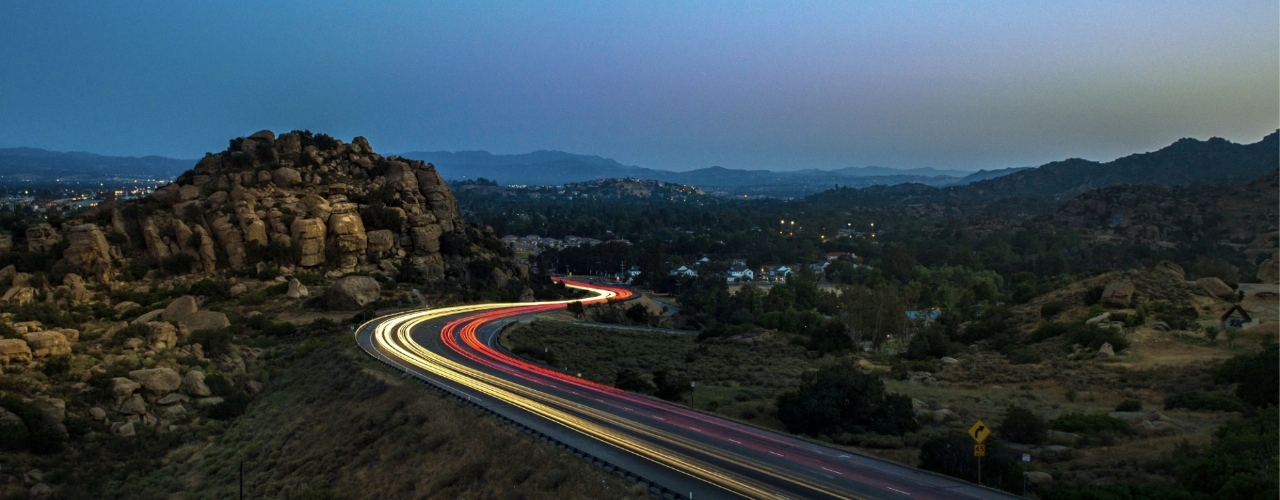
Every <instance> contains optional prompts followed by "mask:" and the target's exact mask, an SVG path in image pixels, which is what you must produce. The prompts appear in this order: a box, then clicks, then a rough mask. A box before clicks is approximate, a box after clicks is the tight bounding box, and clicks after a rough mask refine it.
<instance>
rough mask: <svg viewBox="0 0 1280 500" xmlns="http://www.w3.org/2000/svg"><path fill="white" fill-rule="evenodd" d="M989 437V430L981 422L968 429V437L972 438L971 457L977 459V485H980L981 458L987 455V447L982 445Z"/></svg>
mask: <svg viewBox="0 0 1280 500" xmlns="http://www.w3.org/2000/svg"><path fill="white" fill-rule="evenodd" d="M990 435H991V428H990V427H987V424H984V423H982V421H981V420H979V421H977V422H974V423H973V425H972V426H970V427H969V437H971V438H973V442H974V445H973V456H974V457H976V458H977V459H978V484H982V457H984V456H986V455H987V445H985V444H982V442H983V441H986V440H987V436H990Z"/></svg>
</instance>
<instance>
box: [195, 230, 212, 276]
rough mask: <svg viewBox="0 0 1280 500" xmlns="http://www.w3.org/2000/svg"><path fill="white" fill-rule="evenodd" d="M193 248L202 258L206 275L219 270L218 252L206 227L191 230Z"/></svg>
mask: <svg viewBox="0 0 1280 500" xmlns="http://www.w3.org/2000/svg"><path fill="white" fill-rule="evenodd" d="M191 241H192V243H191V244H192V246H193V247H194V248H195V250H196V252H197V253H198V255H199V256H200V263H201V264H202V265H203V266H204V272H205V273H213V272H214V271H216V270H217V268H218V256H217V251H216V250H215V249H214V247H213V237H211V236H209V232H208V231H205V229H204V226H196V227H195V228H194V229H192V230H191Z"/></svg>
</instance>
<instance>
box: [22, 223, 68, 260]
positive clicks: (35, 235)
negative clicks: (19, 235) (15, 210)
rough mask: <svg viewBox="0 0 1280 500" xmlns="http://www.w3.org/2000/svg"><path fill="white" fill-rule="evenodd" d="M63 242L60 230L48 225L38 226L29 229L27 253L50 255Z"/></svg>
mask: <svg viewBox="0 0 1280 500" xmlns="http://www.w3.org/2000/svg"><path fill="white" fill-rule="evenodd" d="M61 241H62V236H60V235H59V234H58V230H57V229H54V228H53V226H52V225H50V224H48V223H41V224H36V225H34V226H31V227H28V228H27V251H30V252H37V253H48V252H49V250H52V249H53V246H54V245H57V244H58V243H59V242H61Z"/></svg>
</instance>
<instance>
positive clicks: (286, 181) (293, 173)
mask: <svg viewBox="0 0 1280 500" xmlns="http://www.w3.org/2000/svg"><path fill="white" fill-rule="evenodd" d="M271 182H274V183H275V185H276V186H279V187H284V188H287V187H293V186H294V185H297V184H298V183H300V182H302V174H301V173H298V171H297V170H294V169H292V168H289V167H280V168H277V169H275V170H274V171H272V172H271Z"/></svg>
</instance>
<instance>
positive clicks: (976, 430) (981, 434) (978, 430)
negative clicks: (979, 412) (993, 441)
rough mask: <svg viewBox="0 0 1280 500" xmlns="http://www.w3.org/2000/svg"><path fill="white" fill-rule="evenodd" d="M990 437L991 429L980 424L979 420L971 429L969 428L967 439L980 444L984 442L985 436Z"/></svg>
mask: <svg viewBox="0 0 1280 500" xmlns="http://www.w3.org/2000/svg"><path fill="white" fill-rule="evenodd" d="M990 435H991V428H990V427H987V424H984V423H982V421H981V420H979V421H977V422H974V424H973V427H970V428H969V437H971V438H973V440H974V441H977V442H978V443H982V442H983V441H986V440H987V436H990Z"/></svg>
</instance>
